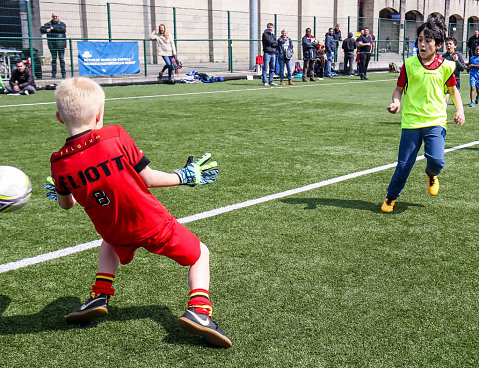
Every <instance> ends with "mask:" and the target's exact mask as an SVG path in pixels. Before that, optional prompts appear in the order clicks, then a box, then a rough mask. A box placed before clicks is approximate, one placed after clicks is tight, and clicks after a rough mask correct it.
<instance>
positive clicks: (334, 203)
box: [281, 198, 424, 215]
mask: <svg viewBox="0 0 479 368" xmlns="http://www.w3.org/2000/svg"><path fill="white" fill-rule="evenodd" d="M281 202H283V203H287V204H298V205H299V204H301V205H305V207H304V209H305V210H314V209H316V208H317V207H318V206H331V207H341V208H353V209H356V210H363V211H371V212H374V213H383V212H382V211H381V204H382V202H381V203H371V202H366V201H360V200H356V199H334V198H285V199H281ZM408 207H424V205H422V204H415V203H407V202H398V203H397V204H396V206H395V207H394V212H392V213H391V214H392V215H394V214H398V213H401V212H404V211H406V210H407V209H408Z"/></svg>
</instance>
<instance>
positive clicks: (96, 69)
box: [78, 42, 140, 75]
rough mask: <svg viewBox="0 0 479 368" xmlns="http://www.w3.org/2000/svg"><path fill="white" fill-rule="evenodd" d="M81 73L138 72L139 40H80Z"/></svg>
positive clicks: (79, 62) (113, 73) (115, 73)
mask: <svg viewBox="0 0 479 368" xmlns="http://www.w3.org/2000/svg"><path fill="white" fill-rule="evenodd" d="M78 65H79V71H80V75H117V74H138V73H139V72H140V59H139V57H138V43H137V42H78Z"/></svg>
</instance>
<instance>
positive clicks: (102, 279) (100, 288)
mask: <svg viewBox="0 0 479 368" xmlns="http://www.w3.org/2000/svg"><path fill="white" fill-rule="evenodd" d="M114 278H115V275H113V274H111V273H103V272H98V273H97V274H96V280H95V285H93V286H92V288H91V292H90V296H91V297H92V298H95V297H96V296H98V295H99V294H107V295H115V289H113V288H112V287H111V285H112V284H113V280H114Z"/></svg>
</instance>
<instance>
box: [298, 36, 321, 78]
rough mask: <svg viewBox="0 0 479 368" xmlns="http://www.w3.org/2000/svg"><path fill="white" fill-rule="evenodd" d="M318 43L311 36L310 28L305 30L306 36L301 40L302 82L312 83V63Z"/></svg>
mask: <svg viewBox="0 0 479 368" xmlns="http://www.w3.org/2000/svg"><path fill="white" fill-rule="evenodd" d="M317 45H318V41H317V40H316V39H315V38H314V36H313V35H312V34H311V28H306V34H305V35H304V37H303V39H302V46H303V62H304V63H303V82H307V81H308V79H307V77H309V79H310V80H311V81H312V82H314V81H315V80H316V79H314V61H315V60H316V54H317V53H316V47H317Z"/></svg>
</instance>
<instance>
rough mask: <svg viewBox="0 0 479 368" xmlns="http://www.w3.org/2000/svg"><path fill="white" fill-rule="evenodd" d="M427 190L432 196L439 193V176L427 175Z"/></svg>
mask: <svg viewBox="0 0 479 368" xmlns="http://www.w3.org/2000/svg"><path fill="white" fill-rule="evenodd" d="M427 191H428V192H429V194H430V195H432V196H435V195H437V193H438V192H439V179H438V178H437V176H429V175H427Z"/></svg>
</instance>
